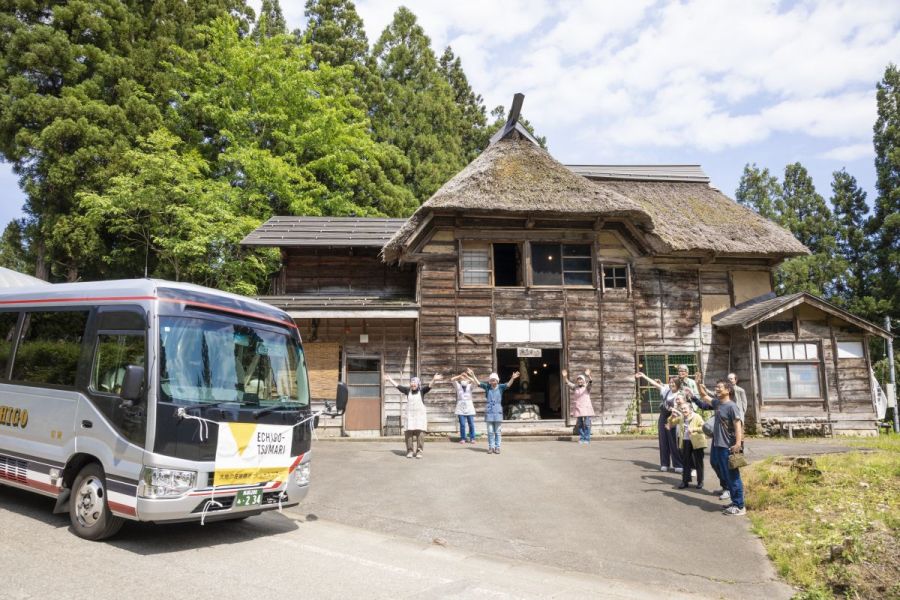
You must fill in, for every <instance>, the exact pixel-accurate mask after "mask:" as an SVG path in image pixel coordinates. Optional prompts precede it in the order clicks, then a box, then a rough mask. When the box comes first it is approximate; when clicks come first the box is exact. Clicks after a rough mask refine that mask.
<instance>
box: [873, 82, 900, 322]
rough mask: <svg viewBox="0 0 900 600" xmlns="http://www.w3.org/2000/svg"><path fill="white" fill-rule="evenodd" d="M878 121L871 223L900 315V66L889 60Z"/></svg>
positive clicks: (886, 286) (882, 276) (878, 260)
mask: <svg viewBox="0 0 900 600" xmlns="http://www.w3.org/2000/svg"><path fill="white" fill-rule="evenodd" d="M876 102H877V106H878V118H877V119H876V121H875V127H874V136H873V143H874V145H875V174H876V180H875V187H876V189H877V190H878V198H877V199H876V200H875V207H874V208H875V210H874V214H873V216H872V219H871V222H870V224H869V231H870V232H871V233H872V234H873V235H874V258H875V264H876V266H877V268H878V281H879V287H880V292H879V296H880V297H881V298H883V299H885V300H887V301H889V302H891V304H892V306H891V308H890V313H889V314H890V316H891V318H892V319H895V320H896V319H900V69H898V68H897V65H895V64H889V65H888V66H887V68H886V69H885V72H884V78H883V79H882V80H881V81H880V82H879V83H878V85H877V93H876Z"/></svg>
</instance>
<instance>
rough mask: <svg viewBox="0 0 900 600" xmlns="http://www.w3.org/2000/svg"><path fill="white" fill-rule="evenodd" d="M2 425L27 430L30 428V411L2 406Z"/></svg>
mask: <svg viewBox="0 0 900 600" xmlns="http://www.w3.org/2000/svg"><path fill="white" fill-rule="evenodd" d="M0 425H6V426H7V427H18V428H20V429H25V428H26V427H27V426H28V409H26V408H16V407H15V406H0Z"/></svg>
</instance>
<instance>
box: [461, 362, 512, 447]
mask: <svg viewBox="0 0 900 600" xmlns="http://www.w3.org/2000/svg"><path fill="white" fill-rule="evenodd" d="M466 373H468V374H469V376H470V377H471V378H472V380H473V381H474V382H475V383H476V384H477V385H478V387H480V388H481V389H483V390H484V395H485V399H486V400H487V403H486V404H485V407H484V421H485V423H486V424H487V432H488V454H500V437H501V430H502V428H503V392H505V391H506V389H507V388H508V387H510V386H511V385H512V384H513V382H515V380H516V379H518V378H519V372H518V371H516V372H515V373H513V374H512V377H510V378H509V381H508V382H506V383H500V376H499V375H497V373H491V374H490V375H489V376H488V382H487V383H483V382H481V381H478V378H477V377H475V373H474V372H473V371H472V369H467V370H466Z"/></svg>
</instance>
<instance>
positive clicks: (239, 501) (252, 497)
mask: <svg viewBox="0 0 900 600" xmlns="http://www.w3.org/2000/svg"><path fill="white" fill-rule="evenodd" d="M262 498H263V491H262V490H240V491H239V492H238V493H237V496H235V498H234V505H235V506H256V505H257V504H262Z"/></svg>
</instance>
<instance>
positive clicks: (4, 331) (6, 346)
mask: <svg viewBox="0 0 900 600" xmlns="http://www.w3.org/2000/svg"><path fill="white" fill-rule="evenodd" d="M18 321H19V313H17V312H6V313H0V379H6V373H7V371H8V369H9V359H10V356H11V355H12V350H13V344H14V343H15V336H16V323H18Z"/></svg>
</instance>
